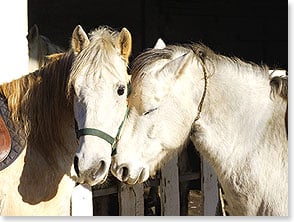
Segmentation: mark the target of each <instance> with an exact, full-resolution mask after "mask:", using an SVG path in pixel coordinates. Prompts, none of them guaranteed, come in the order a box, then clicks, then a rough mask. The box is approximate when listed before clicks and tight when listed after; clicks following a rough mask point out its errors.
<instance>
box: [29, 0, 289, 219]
mask: <svg viewBox="0 0 294 222" xmlns="http://www.w3.org/2000/svg"><path fill="white" fill-rule="evenodd" d="M28 16H29V17H28V18H29V20H28V24H29V27H28V29H29V28H30V27H32V26H33V25H34V24H36V25H38V27H39V30H40V34H42V35H45V36H46V37H48V38H49V39H50V40H51V41H52V42H53V43H55V44H57V45H59V46H62V47H63V48H65V49H67V48H68V47H69V43H70V38H71V34H72V31H73V30H74V28H75V27H76V25H78V24H80V25H81V26H82V27H83V29H84V30H85V31H86V32H90V31H91V30H93V29H95V28H97V27H98V26H100V25H107V26H110V27H112V28H114V29H116V30H120V29H121V28H122V27H126V28H127V29H128V30H129V31H130V32H131V34H132V38H133V51H132V56H131V60H130V61H131V62H132V59H133V58H134V57H136V56H137V55H138V54H139V53H140V52H142V51H143V50H145V49H146V48H150V47H153V46H154V44H155V42H156V41H157V39H158V38H159V37H161V38H162V39H163V40H164V41H165V42H166V43H167V44H174V43H191V42H201V43H203V44H205V45H207V46H209V47H210V48H211V49H213V50H214V51H216V52H218V53H221V54H224V55H227V56H236V57H239V58H241V59H244V60H245V61H252V62H255V63H257V64H266V65H268V66H269V67H270V68H271V69H274V68H280V69H286V70H287V69H288V2H287V1H285V0H282V1H281V0H258V1H256V0H237V1H236V0H206V1H199V0H129V1H122V0H108V1H101V0H100V1H97V0H83V1H78V0H64V1H59V0H42V1H39V0H28ZM191 147H192V148H191ZM187 153H188V159H189V157H190V159H189V161H190V163H189V165H190V166H192V168H193V169H192V170H194V171H198V170H199V168H200V164H199V162H200V160H199V158H198V157H197V158H196V161H195V159H192V158H191V157H192V156H195V155H196V156H197V153H196V151H195V150H194V149H193V146H191V145H190V146H189V147H188V152H187ZM190 189H200V188H199V187H198V186H197V185H196V186H195V184H194V185H191V186H190ZM115 198H117V196H116V195H113V196H112V199H111V198H110V199H108V200H107V201H108V203H109V204H110V205H112V206H113V207H112V208H111V209H106V211H108V212H107V213H105V212H102V213H97V212H98V211H99V209H100V210H101V207H102V206H100V205H99V203H97V205H96V206H94V211H95V212H96V213H95V212H94V214H96V215H106V214H107V215H117V214H118V210H117V206H116V202H115ZM100 204H102V202H101V201H100ZM95 207H96V210H95ZM104 207H105V206H104ZM186 207H187V206H186ZM98 208H99V209H98ZM184 208H185V207H184ZM181 214H182V215H187V209H184V210H183V212H181ZM146 215H148V214H147V213H146Z"/></svg>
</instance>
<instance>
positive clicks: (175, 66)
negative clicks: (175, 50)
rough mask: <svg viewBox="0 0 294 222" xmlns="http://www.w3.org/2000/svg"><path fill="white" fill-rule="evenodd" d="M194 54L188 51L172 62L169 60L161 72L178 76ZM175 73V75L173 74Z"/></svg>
mask: <svg viewBox="0 0 294 222" xmlns="http://www.w3.org/2000/svg"><path fill="white" fill-rule="evenodd" d="M191 58H192V54H191V53H186V54H184V55H182V56H180V57H178V58H176V59H174V60H172V61H170V62H168V63H167V64H166V65H165V66H164V67H163V68H162V69H161V70H160V72H159V73H164V75H168V76H171V77H172V76H173V77H174V78H178V77H179V76H180V75H181V74H182V73H183V71H184V69H185V67H186V65H187V63H188V62H189V61H190V60H191ZM172 74H174V75H172Z"/></svg>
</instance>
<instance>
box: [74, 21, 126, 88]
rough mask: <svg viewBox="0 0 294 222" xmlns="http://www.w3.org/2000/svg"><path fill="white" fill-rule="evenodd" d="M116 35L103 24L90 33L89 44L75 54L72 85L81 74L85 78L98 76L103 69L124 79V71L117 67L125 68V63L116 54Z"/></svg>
mask: <svg viewBox="0 0 294 222" xmlns="http://www.w3.org/2000/svg"><path fill="white" fill-rule="evenodd" d="M117 35H118V32H116V31H112V29H110V28H108V27H105V26H102V27H100V28H98V29H96V30H94V31H92V32H91V33H90V44H89V45H88V46H87V47H86V48H85V49H83V50H82V51H81V52H80V53H79V54H78V55H77V57H76V60H75V62H74V64H73V67H72V73H71V77H70V81H69V84H71V85H73V83H74V82H75V80H76V78H77V77H78V75H81V74H84V75H86V78H93V77H94V78H99V77H100V74H102V73H103V69H107V71H108V72H109V73H110V74H113V75H115V76H116V77H117V78H119V79H125V76H121V75H122V74H123V75H125V73H122V71H121V70H120V69H119V68H120V67H124V68H125V69H126V67H127V65H126V63H125V62H124V60H123V59H122V57H120V56H119V54H118V48H117V47H118V46H117V39H116V38H117Z"/></svg>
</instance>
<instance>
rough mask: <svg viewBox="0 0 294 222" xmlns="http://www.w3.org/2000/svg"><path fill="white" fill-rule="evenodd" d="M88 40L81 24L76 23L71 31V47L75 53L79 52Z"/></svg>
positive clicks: (87, 43)
mask: <svg viewBox="0 0 294 222" xmlns="http://www.w3.org/2000/svg"><path fill="white" fill-rule="evenodd" d="M89 43H90V41H89V39H88V36H87V34H86V33H85V31H84V30H83V28H82V26H80V25H78V26H77V27H76V28H75V29H74V31H73V33H72V39H71V47H72V49H73V51H74V52H75V53H79V52H80V51H82V50H83V49H84V48H85V47H87V46H88V45H89Z"/></svg>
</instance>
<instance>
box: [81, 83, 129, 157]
mask: <svg viewBox="0 0 294 222" xmlns="http://www.w3.org/2000/svg"><path fill="white" fill-rule="evenodd" d="M127 88H128V89H127V90H128V94H127V97H128V96H129V95H130V93H131V84H130V83H128V85H127ZM128 114H129V108H128V107H127V110H126V113H125V116H124V119H123V121H122V123H121V124H120V126H119V128H118V131H117V134H116V136H115V138H113V137H112V136H110V135H109V134H107V133H105V132H103V131H101V130H99V129H94V128H83V129H78V128H77V124H76V136H77V138H78V139H79V138H80V137H81V136H85V135H91V136H97V137H99V138H101V139H104V140H105V141H106V142H108V143H109V144H110V145H111V149H112V152H111V156H113V155H115V154H116V144H117V141H118V139H119V136H120V131H121V128H122V126H123V124H124V122H125V120H126V118H127V116H128Z"/></svg>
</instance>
